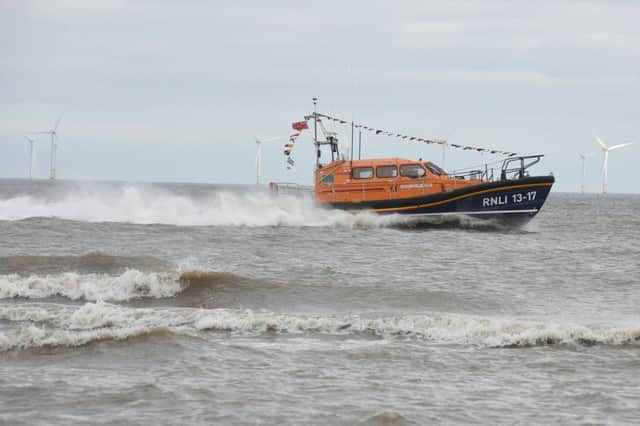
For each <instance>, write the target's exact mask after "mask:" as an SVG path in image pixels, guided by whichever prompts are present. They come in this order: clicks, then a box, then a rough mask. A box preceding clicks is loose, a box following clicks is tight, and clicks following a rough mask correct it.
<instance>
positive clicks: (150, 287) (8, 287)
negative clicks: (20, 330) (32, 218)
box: [0, 269, 242, 302]
mask: <svg viewBox="0 0 640 426" xmlns="http://www.w3.org/2000/svg"><path fill="white" fill-rule="evenodd" d="M239 280H242V277H240V276H237V275H234V274H230V273H226V272H210V271H185V272H143V271H140V270H137V269H127V270H126V271H125V272H123V273H122V274H120V275H107V274H94V273H92V274H80V273H77V272H66V273H61V274H53V275H30V276H26V277H25V276H21V275H18V274H9V275H0V299H3V298H14V297H21V298H28V299H39V298H46V297H53V296H62V297H66V298H68V299H71V300H89V301H112V302H123V301H129V300H134V299H141V298H156V299H159V298H165V297H173V296H175V295H176V294H178V293H180V292H182V291H183V290H185V289H186V288H187V287H190V286H201V285H210V284H224V283H230V282H235V281H239Z"/></svg>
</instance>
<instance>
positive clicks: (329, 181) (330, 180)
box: [320, 173, 336, 185]
mask: <svg viewBox="0 0 640 426" xmlns="http://www.w3.org/2000/svg"><path fill="white" fill-rule="evenodd" d="M335 181H336V177H335V176H334V175H333V173H329V174H328V175H326V176H324V177H323V178H322V180H321V181H320V183H322V184H325V185H329V184H332V183H334V182H335Z"/></svg>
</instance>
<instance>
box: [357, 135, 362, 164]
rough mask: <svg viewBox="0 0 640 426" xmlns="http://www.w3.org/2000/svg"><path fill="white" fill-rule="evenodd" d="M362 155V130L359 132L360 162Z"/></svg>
mask: <svg viewBox="0 0 640 426" xmlns="http://www.w3.org/2000/svg"><path fill="white" fill-rule="evenodd" d="M360 154H362V129H360V130H359V131H358V160H361V158H360Z"/></svg>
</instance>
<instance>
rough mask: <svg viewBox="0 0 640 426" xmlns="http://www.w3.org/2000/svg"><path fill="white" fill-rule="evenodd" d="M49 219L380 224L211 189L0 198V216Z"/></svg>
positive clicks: (286, 200)
mask: <svg viewBox="0 0 640 426" xmlns="http://www.w3.org/2000/svg"><path fill="white" fill-rule="evenodd" d="M36 217H54V218H59V219H67V220H78V221H87V222H121V223H135V224H167V225H179V226H252V227H261V226H331V225H346V226H357V225H373V226H375V225H377V224H380V225H383V224H384V219H383V221H382V223H379V222H380V218H379V217H378V216H376V215H372V214H357V215H353V214H350V213H347V212H344V211H335V210H328V209H323V208H320V207H318V206H317V205H316V204H315V203H314V202H313V200H311V199H310V198H308V197H296V196H291V195H289V196H287V195H283V196H279V197H271V196H270V195H269V194H268V193H266V191H265V192H264V193H260V192H255V191H253V192H251V191H246V192H240V191H228V190H216V191H214V190H211V191H208V192H206V193H204V194H200V195H199V196H197V197H194V196H189V195H181V194H177V193H174V192H171V191H165V190H161V189H157V188H155V189H153V188H146V187H138V186H133V185H131V186H124V187H121V188H119V189H117V190H113V189H111V190H110V191H101V190H99V189H95V190H84V191H78V192H68V193H66V194H64V195H61V196H59V197H58V198H56V199H47V198H45V197H41V196H32V195H20V196H14V197H12V198H8V199H0V220H23V219H28V218H36Z"/></svg>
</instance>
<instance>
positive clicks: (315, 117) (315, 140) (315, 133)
mask: <svg viewBox="0 0 640 426" xmlns="http://www.w3.org/2000/svg"><path fill="white" fill-rule="evenodd" d="M317 102H318V98H316V97H314V98H313V144H314V145H315V147H316V168H315V170H314V171H313V178H314V180H315V177H316V174H317V173H318V167H319V166H320V143H319V142H318V113H317V111H316V104H317Z"/></svg>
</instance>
